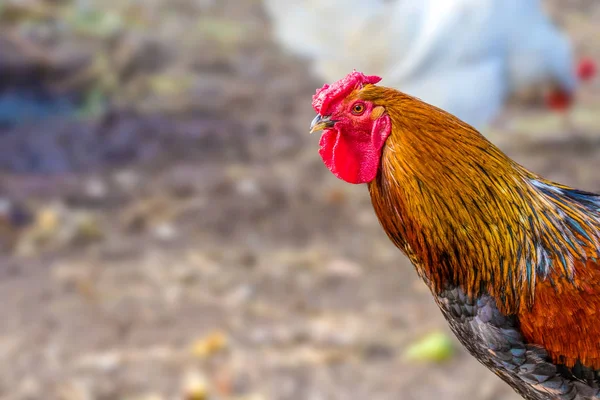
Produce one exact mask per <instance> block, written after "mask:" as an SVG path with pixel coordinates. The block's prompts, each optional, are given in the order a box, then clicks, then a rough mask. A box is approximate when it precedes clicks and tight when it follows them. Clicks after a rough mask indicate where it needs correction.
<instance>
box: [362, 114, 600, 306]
mask: <svg viewBox="0 0 600 400" xmlns="http://www.w3.org/2000/svg"><path fill="white" fill-rule="evenodd" d="M429 111H430V112H431V111H432V110H429ZM433 112H434V113H436V112H438V110H433ZM439 112H440V113H442V112H441V111H439ZM390 114H391V117H392V121H393V122H392V126H393V130H392V135H391V136H390V138H389V139H388V141H387V143H386V146H385V148H384V151H383V155H382V160H381V167H380V171H379V173H378V176H377V178H376V179H375V180H374V181H373V182H371V183H370V184H369V191H370V194H371V200H372V203H373V206H374V209H375V212H376V214H377V216H378V218H379V220H380V222H381V224H382V225H383V227H384V229H385V231H386V233H387V234H388V236H389V237H390V239H391V240H392V241H393V242H394V243H395V244H396V246H398V247H399V248H400V249H401V250H402V251H403V252H404V253H405V254H406V255H407V256H408V257H409V259H410V260H411V261H412V262H413V264H414V265H415V267H416V269H417V272H418V273H419V275H420V276H421V277H422V278H423V279H424V280H425V282H426V283H427V284H428V285H429V286H430V288H431V290H432V291H433V292H434V294H436V293H440V291H442V290H444V289H446V288H447V287H449V286H450V287H452V286H459V287H461V288H462V289H463V290H464V291H465V292H466V293H468V294H469V295H472V296H475V295H478V294H480V293H482V292H486V293H489V294H491V295H492V296H493V297H494V298H496V299H497V301H498V307H499V308H500V309H501V310H502V311H503V312H506V313H514V312H516V311H517V310H518V309H519V307H521V306H522V305H527V306H530V305H531V304H532V302H533V298H534V289H535V283H536V279H538V280H539V279H556V278H559V277H564V278H566V279H568V280H570V281H574V274H575V264H576V263H577V262H578V261H582V262H583V263H585V259H586V258H587V257H595V258H598V257H599V254H598V248H599V247H600V246H599V243H600V237H599V236H600V235H599V228H600V224H599V218H598V208H599V207H600V201H598V197H597V196H596V195H593V194H590V193H585V192H580V191H575V190H573V189H570V188H567V187H564V186H560V185H556V184H553V183H550V182H548V181H544V180H543V179H541V178H539V177H537V176H535V175H534V174H532V173H530V172H529V171H527V170H525V169H524V168H523V167H521V166H519V165H518V164H516V163H514V162H513V161H512V160H510V159H509V158H508V157H507V156H505V155H504V154H503V153H502V152H501V151H500V150H499V149H498V148H496V147H495V146H494V145H492V144H491V143H489V142H488V141H487V140H485V139H484V138H483V137H482V136H481V135H480V134H479V133H478V132H477V131H475V130H474V129H472V128H471V127H469V126H468V125H465V124H462V123H461V122H460V121H458V120H456V119H450V122H449V123H448V122H446V123H445V124H439V125H435V124H433V125H432V124H431V123H430V125H428V126H422V125H413V126H410V125H407V124H405V121H406V120H409V118H406V119H404V118H401V117H400V116H399V115H394V114H393V112H391V113H390ZM443 116H444V118H445V119H448V115H447V114H445V115H443ZM414 117H415V116H414V115H413V116H412V118H411V119H412V120H417V121H423V120H424V119H423V118H420V119H419V118H414ZM429 117H430V120H433V121H434V123H435V120H436V119H435V118H431V116H429Z"/></svg>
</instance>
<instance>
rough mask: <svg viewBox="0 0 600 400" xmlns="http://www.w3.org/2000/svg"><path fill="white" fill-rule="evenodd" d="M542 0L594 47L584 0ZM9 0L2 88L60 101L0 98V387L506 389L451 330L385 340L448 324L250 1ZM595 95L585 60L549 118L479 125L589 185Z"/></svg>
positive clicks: (213, 392) (39, 390)
mask: <svg viewBox="0 0 600 400" xmlns="http://www.w3.org/2000/svg"><path fill="white" fill-rule="evenodd" d="M80 3H85V2H80ZM88 3H91V4H92V6H89V4H88ZM547 3H548V5H549V6H550V7H551V10H552V11H553V13H554V15H556V17H557V19H558V20H559V22H560V23H561V25H562V26H563V27H564V28H565V29H566V30H567V31H568V32H569V34H570V35H571V36H572V38H573V40H574V41H575V44H576V46H577V49H578V52H579V53H580V54H585V55H589V56H592V57H595V58H596V59H600V42H599V41H598V32H599V31H598V27H597V24H596V27H594V21H600V4H597V2H595V1H594V0H590V1H583V0H572V1H565V0H553V1H547ZM7 4H9V5H10V4H12V6H11V7H7V6H5V8H4V9H2V10H0V20H2V21H3V22H2V24H3V28H2V29H0V71H3V72H2V73H3V75H2V76H4V77H5V78H6V79H4V80H5V81H6V82H8V81H10V82H17V84H16V85H15V87H5V86H6V85H0V86H2V88H0V89H2V90H1V91H2V93H4V94H6V93H8V95H7V96H13V97H10V101H11V102H13V101H14V102H16V103H14V104H18V105H19V104H23V103H20V102H32V101H37V102H38V103H39V98H40V96H41V95H40V94H39V93H38V94H36V95H35V96H33V98H34V100H32V98H31V96H30V97H26V98H22V97H18V101H17V100H14V99H15V98H17V97H14V96H16V95H15V93H17V94H19V96H20V93H22V92H23V90H24V89H23V88H24V87H29V86H28V85H30V86H32V87H33V88H34V89H35V88H37V87H43V88H44V90H45V93H44V96H45V97H44V99H46V100H44V101H46V102H47V101H54V100H52V99H53V98H54V97H60V98H61V99H62V100H61V103H60V107H64V108H60V109H61V110H63V109H64V110H67V111H68V110H70V109H71V108H74V109H76V110H77V113H76V115H74V114H73V113H67V114H66V115H61V116H58V117H56V118H52V119H45V118H39V119H35V118H33V117H31V115H33V114H30V115H29V116H28V117H26V119H28V121H29V122H28V123H18V124H17V123H14V121H12V120H6V121H8V122H6V121H5V123H4V125H2V121H3V120H2V118H3V117H2V115H3V114H2V113H1V112H0V194H2V196H3V197H1V198H0V215H2V218H0V248H1V249H2V253H0V304H1V305H0V321H3V322H2V324H0V398H1V399H7V400H8V399H11V400H12V399H14V400H25V399H62V400H84V399H85V400H87V399H106V400H109V399H111V400H112V399H128V400H133V399H135V400H151V399H152V400H161V399H182V398H187V399H190V400H191V399H194V400H203V399H220V400H228V399H239V400H242V399H247V400H263V399H264V400H288V399H289V400H300V399H303V400H304V399H308V400H321V399H323V400H325V399H372V400H384V399H406V400H410V399H419V400H424V399H439V398H443V399H448V400H451V399H457V400H458V399H464V398H469V399H473V400H475V399H476V400H509V399H512V400H516V399H517V396H516V395H515V394H514V393H513V392H512V389H510V388H509V387H508V386H506V385H505V384H504V383H502V382H501V381H500V380H499V379H498V378H496V377H495V376H494V375H493V374H492V373H491V372H489V371H487V370H486V369H485V368H484V367H483V366H481V365H479V364H478V363H477V362H476V361H475V360H474V359H472V358H471V357H470V356H469V355H468V354H466V352H465V351H464V350H462V349H461V348H460V347H458V345H457V347H456V348H457V352H456V354H455V355H454V356H453V357H452V358H451V359H450V360H448V361H446V362H443V363H431V362H421V363H418V362H414V361H407V360H406V359H405V358H404V357H403V352H404V349H405V348H406V347H407V346H408V345H409V344H411V343H413V342H414V341H415V340H417V339H419V338H421V337H423V336H424V335H426V334H427V333H429V332H432V331H436V330H441V331H443V332H446V333H448V334H450V333H449V330H448V329H447V327H446V323H445V321H444V320H443V319H442V316H441V314H440V312H439V311H438V309H437V307H436V306H435V304H434V302H433V300H432V298H431V296H430V294H429V292H428V290H427V288H426V287H425V286H424V284H422V283H421V282H420V280H418V278H417V276H416V274H415V272H414V270H413V268H412V267H411V265H410V264H409V262H408V261H407V260H406V259H405V258H404V257H403V256H402V255H401V254H400V253H399V252H398V251H397V250H396V249H395V248H394V247H393V246H392V244H391V243H389V241H388V239H387V238H386V237H385V235H384V233H383V232H382V230H381V228H380V227H379V225H378V222H377V220H376V218H375V216H374V214H373V212H372V208H371V205H370V200H369V197H368V193H367V191H366V189H365V188H364V187H362V186H357V187H354V186H351V185H347V184H344V183H343V182H341V181H338V180H337V179H336V178H335V177H334V176H333V175H331V173H329V172H328V171H327V170H326V168H325V167H324V166H323V165H322V162H321V160H320V159H319V157H318V154H317V141H318V138H316V137H313V136H309V135H308V134H307V128H308V125H309V124H310V121H311V120H312V118H313V116H314V112H313V111H312V109H311V107H310V96H311V95H312V93H314V90H315V88H317V87H319V86H320V84H321V83H320V82H318V81H317V80H316V79H315V78H314V77H311V76H310V75H309V73H308V72H307V71H308V68H307V65H306V63H305V62H303V61H302V60H298V59H295V58H293V57H291V56H289V55H286V54H285V53H284V52H283V51H281V50H280V49H278V48H277V46H275V45H274V44H273V43H271V41H270V37H269V31H268V25H267V24H266V19H265V16H264V14H263V12H262V10H261V7H260V2H259V1H258V0H243V1H242V0H224V1H219V2H216V1H210V0H204V1H195V2H194V1H192V0H185V1H184V0H178V1H166V0H152V1H148V2H146V3H143V5H142V3H141V2H133V1H131V2H127V1H124V2H116V1H105V2H100V1H96V2H87V3H86V4H88V6H89V7H92V9H93V10H95V11H93V12H89V11H81V10H79V11H77V10H76V11H73V10H74V9H75V8H76V7H75V6H74V5H73V4H70V3H68V2H59V1H56V2H44V1H29V2H21V3H20V2H12V3H11V2H8V3H7ZM17 4H20V5H19V6H17ZM22 4H25V6H23V5H22ZM80 6H81V4H80ZM2 18H4V19H2ZM57 20H58V21H68V23H67V24H66V25H64V24H63V25H60V24H57V22H56V21H57ZM59 25H60V26H61V29H58V28H57V26H59ZM65 26H66V28H65ZM7 77H8V78H7ZM32 82H33V85H32ZM19 85H20V86H19ZM9 86H10V85H9ZM36 90H37V89H36ZM46 92H47V93H46ZM48 96H49V97H48ZM52 96H54V97H52ZM47 98H49V99H50V100H47ZM2 104H6V103H2V102H1V101H0V109H1V108H2ZM10 104H13V103H10ZM28 104H29V103H28ZM36 104H37V103H36ZM44 104H46V103H44ZM598 106H600V83H599V82H595V83H593V84H591V85H589V86H588V87H585V88H583V89H582V91H581V93H580V96H579V102H578V106H577V108H576V110H575V111H574V113H573V115H572V116H571V125H570V128H569V129H567V128H566V126H567V125H565V121H564V120H563V119H561V118H558V117H556V116H548V115H546V114H542V113H539V112H534V111H530V110H524V109H522V108H518V107H511V108H510V109H509V110H508V111H507V112H506V113H505V114H504V115H503V116H502V118H501V122H502V123H501V126H502V127H503V128H502V129H500V128H496V129H490V130H489V131H488V132H486V133H487V135H488V136H489V137H490V138H491V139H492V140H493V141H495V142H496V143H498V144H499V145H500V146H501V147H502V148H503V149H504V150H506V151H507V152H508V153H509V154H510V155H511V156H512V157H514V158H515V159H516V160H518V161H519V162H521V163H522V164H524V165H526V166H527V167H529V168H531V169H533V170H535V171H536V172H539V173H541V174H543V175H544V176H546V177H548V178H550V179H554V180H558V181H560V182H563V183H566V184H570V185H573V186H576V187H580V188H582V189H588V190H600V176H599V175H598V174H597V171H598V169H599V168H600V115H598V113H597V111H594V110H597V109H598ZM18 108H19V109H21V108H23V107H21V106H19V107H18ZM32 113H35V112H34V111H32ZM10 115H13V114H10ZM10 115H9V116H10ZM7 118H8V117H7ZM455 343H456V342H455Z"/></svg>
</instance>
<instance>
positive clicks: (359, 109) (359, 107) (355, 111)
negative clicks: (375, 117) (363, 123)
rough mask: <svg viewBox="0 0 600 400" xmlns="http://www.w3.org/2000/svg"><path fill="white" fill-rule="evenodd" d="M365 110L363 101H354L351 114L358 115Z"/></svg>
mask: <svg viewBox="0 0 600 400" xmlns="http://www.w3.org/2000/svg"><path fill="white" fill-rule="evenodd" d="M364 112H365V105H364V104H363V103H356V104H355V105H353V106H352V114H354V115H360V114H362V113H364Z"/></svg>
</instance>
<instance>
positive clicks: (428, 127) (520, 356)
mask: <svg viewBox="0 0 600 400" xmlns="http://www.w3.org/2000/svg"><path fill="white" fill-rule="evenodd" d="M377 82H379V78H378V77H375V76H365V75H363V74H361V73H358V72H353V73H351V74H349V75H348V76H347V77H346V78H344V79H342V80H340V81H338V82H336V83H335V84H333V85H331V86H329V85H325V86H324V87H323V88H322V89H320V90H319V91H318V92H317V94H316V95H315V97H314V98H313V107H314V108H315V110H316V111H317V112H318V113H319V115H318V116H317V118H316V119H315V121H313V126H312V130H322V131H323V134H322V136H321V141H320V154H321V157H322V158H323V161H324V162H325V164H326V166H327V167H328V168H329V169H330V170H331V171H332V172H333V173H334V174H335V175H336V176H338V177H339V178H341V179H343V180H346V181H348V182H350V183H356V184H359V183H367V184H368V187H369V192H370V195H371V201H372V203H373V208H374V210H375V213H376V214H377V216H378V218H379V221H380V222H381V225H382V226H383V228H384V230H385V231H386V233H387V235H388V237H389V238H390V239H391V241H392V242H393V243H394V244H395V245H396V246H397V247H398V248H400V249H401V250H402V251H403V252H404V253H405V254H406V255H407V256H408V258H409V259H410V260H411V261H412V263H413V264H414V266H415V268H416V270H417V273H418V274H419V276H420V277H421V278H422V279H423V280H424V281H425V283H426V284H427V285H428V286H429V288H430V289H431V292H432V294H433V295H434V298H435V300H436V302H437V304H438V306H439V307H440V309H441V311H442V313H443V315H444V316H445V318H446V319H447V321H448V322H449V325H450V327H451V329H452V330H453V332H454V333H455V334H456V336H457V337H458V338H459V340H460V341H461V342H462V343H463V345H464V346H465V347H466V348H467V349H468V350H469V352H470V353H471V354H472V355H473V356H475V357H476V358H477V359H478V360H479V361H480V362H482V363H483V364H484V365H486V366H487V367H488V368H489V369H491V370H492V371H494V372H495V373H496V374H497V375H498V376H500V377H501V378H502V379H504V380H505V381H506V382H507V383H509V384H510V385H511V386H512V387H513V388H514V389H515V390H516V391H517V392H519V393H520V394H521V395H522V396H523V397H525V398H527V399H531V400H538V399H548V398H554V399H564V400H566V399H569V400H573V399H600V385H599V382H600V380H599V379H598V372H597V371H600V265H599V262H600V261H599V260H600V212H599V210H600V196H598V195H596V194H593V193H588V192H584V191H580V190H576V189H572V188H569V187H566V186H564V185H560V184H556V183H553V182H550V181H547V180H545V179H543V178H542V177H540V176H538V175H536V174H534V173H532V172H530V171H528V170H526V169H525V168H524V167H522V166H520V165H519V164H517V163H516V162H514V161H513V160H511V159H510V158H508V157H507V156H506V155H505V154H503V153H502V152H501V151H500V150H499V149H498V148H497V147H495V146H494V145H493V144H492V143H490V142H489V141H487V140H486V139H485V138H484V137H483V136H482V135H480V134H479V132H477V131H476V130H475V129H474V128H472V127H471V126H470V125H468V124H466V123H464V122H462V121H460V120H459V119H457V118H456V117H454V116H452V115H451V114H448V113H446V112H445V111H442V110H441V109H438V108H436V107H434V106H431V105H429V104H426V103H423V102H421V101H419V100H418V99H416V98H414V97H411V96H409V95H406V94H403V93H401V92H398V91H396V90H394V89H389V88H384V87H378V86H376V85H375V84H376V83H377Z"/></svg>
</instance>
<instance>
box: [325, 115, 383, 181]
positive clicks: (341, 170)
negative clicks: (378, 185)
mask: <svg viewBox="0 0 600 400" xmlns="http://www.w3.org/2000/svg"><path fill="white" fill-rule="evenodd" d="M390 132H391V121H390V119H389V116H387V115H383V116H381V117H380V118H379V119H377V121H375V122H374V123H373V130H372V131H371V132H368V133H367V132H365V133H364V136H362V137H361V138H360V139H358V138H357V137H356V136H355V135H353V137H350V136H348V135H344V134H343V133H340V132H339V131H338V130H337V129H336V128H335V127H334V128H331V129H327V130H325V131H324V132H323V134H322V136H321V140H320V143H319V144H320V149H319V154H320V155H321V158H322V159H323V162H324V163H325V166H327V168H329V170H330V171H331V172H332V173H333V174H334V175H335V176H337V177H338V178H340V179H342V180H344V181H346V182H348V183H354V184H360V183H368V182H371V181H372V180H373V179H375V177H376V176H377V171H378V170H379V163H380V158H381V152H382V147H383V145H384V143H385V140H386V139H387V138H388V136H389V135H390Z"/></svg>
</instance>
